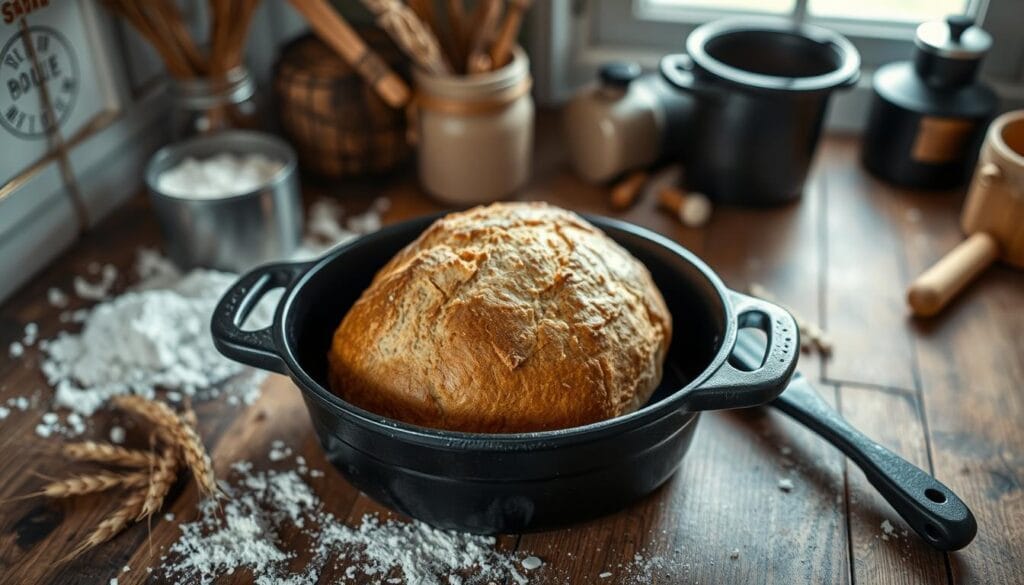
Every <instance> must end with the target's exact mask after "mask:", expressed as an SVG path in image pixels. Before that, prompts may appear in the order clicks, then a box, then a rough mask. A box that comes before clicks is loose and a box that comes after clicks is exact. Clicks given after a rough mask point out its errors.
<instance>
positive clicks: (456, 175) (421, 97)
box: [415, 47, 534, 205]
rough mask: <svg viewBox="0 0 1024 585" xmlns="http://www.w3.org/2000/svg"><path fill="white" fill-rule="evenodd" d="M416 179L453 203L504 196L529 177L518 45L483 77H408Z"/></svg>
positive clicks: (527, 81)
mask: <svg viewBox="0 0 1024 585" xmlns="http://www.w3.org/2000/svg"><path fill="white" fill-rule="evenodd" d="M415 81H416V88H417V92H418V95H417V104H418V105H419V122H418V128H419V133H418V134H419V144H418V150H419V177H420V183H421V184H422V185H423V188H424V189H426V190H427V192H429V193H430V194H431V195H433V196H434V197H436V198H437V199H439V200H441V201H443V202H445V203H451V204H455V205H465V204H472V203H485V202H490V201H495V200H498V199H503V198H505V197H508V196H509V195H511V194H512V193H514V192H515V191H516V190H517V189H519V188H520V187H522V186H523V185H524V184H525V183H526V181H527V180H528V179H529V178H530V166H531V157H532V152H533V118H534V105H533V98H532V97H531V96H530V86H531V83H532V79H531V77H530V63H529V60H528V59H527V57H526V53H525V52H524V51H523V50H522V49H521V48H519V47H517V48H516V49H515V51H514V52H513V58H512V61H511V62H509V64H508V65H506V66H504V67H502V68H501V69H498V70H496V71H491V72H488V73H483V74H476V75H467V76H454V75H433V74H430V73H427V72H425V71H422V70H420V71H416V72H415Z"/></svg>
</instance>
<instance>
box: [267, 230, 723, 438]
mask: <svg viewBox="0 0 1024 585" xmlns="http://www.w3.org/2000/svg"><path fill="white" fill-rule="evenodd" d="M446 214H447V212H442V213H438V214H432V215H426V216H421V217H418V218H414V219H410V220H406V221H402V222H399V223H396V224H393V225H390V226H387V227H384V228H382V229H380V230H378V231H376V232H374V233H372V234H368V235H365V236H362V237H360V238H357V239H354V240H352V241H351V242H348V243H345V244H343V245H341V246H339V247H338V248H336V249H334V250H332V251H331V252H329V253H328V254H327V255H325V256H324V257H322V258H320V259H318V260H314V261H312V262H310V263H309V265H308V267H307V269H306V270H305V272H304V273H303V274H302V276H300V277H299V278H298V279H297V280H296V281H295V283H294V284H292V285H291V286H290V287H289V288H288V291H287V292H286V293H285V295H284V298H283V299H282V300H281V302H280V304H279V305H278V308H277V312H276V314H275V316H274V324H273V326H272V327H273V330H272V335H273V338H274V343H275V345H276V346H277V350H278V355H279V357H280V358H281V359H282V360H283V361H284V363H285V366H286V367H287V368H288V371H289V373H290V374H291V377H292V378H293V379H294V380H295V381H296V382H297V384H296V385H297V386H298V387H299V389H300V391H302V393H303V394H304V395H306V396H307V397H309V398H312V399H314V400H316V401H317V402H318V403H319V404H320V405H321V406H323V407H324V408H326V409H327V410H329V411H330V412H331V413H332V414H334V415H336V416H340V417H342V418H344V419H345V420H347V421H348V422H350V423H354V424H357V425H359V426H361V427H363V428H364V429H367V430H370V431H373V432H377V433H382V434H385V435H387V436H389V437H390V438H393V439H397V440H402V441H405V442H410V443H414V444H418V445H422V446H427V447H435V448H444V449H449V450H473V451H480V450H493V451H503V452H507V451H509V450H510V449H511V450H534V449H544V448H552V447H559V446H567V445H571V444H578V443H586V442H591V441H594V440H598V439H602V438H607V437H610V436H613V435H617V434H619V433H621V432H623V431H625V430H630V429H634V428H636V427H640V426H646V425H647V424H651V423H653V422H655V421H657V420H659V419H661V418H663V417H665V416H667V415H669V414H671V413H672V412H674V411H676V410H678V409H679V408H681V407H682V406H681V405H680V404H679V403H680V402H682V400H683V399H684V398H685V395H686V394H687V393H688V391H689V390H692V389H693V388H696V387H698V386H700V384H702V383H703V382H705V381H706V380H707V379H708V378H710V377H711V376H712V375H713V374H714V373H715V372H717V371H718V370H719V369H720V368H721V367H722V365H723V364H724V363H725V361H726V360H727V359H728V357H729V353H730V348H732V346H733V343H734V342H735V340H736V335H737V331H738V328H737V324H736V319H735V314H734V310H733V307H732V303H731V302H730V301H729V294H730V291H729V289H728V288H727V287H726V286H725V284H724V283H723V282H722V280H721V278H719V277H718V275H717V274H715V272H714V271H713V270H712V269H711V268H710V267H709V266H708V265H707V264H705V263H704V261H702V260H701V259H700V258H698V257H697V256H696V255H695V254H694V253H693V252H690V251H689V250H687V249H686V248H684V247H683V246H681V245H679V244H677V243H676V242H674V241H672V240H670V239H668V238H666V237H665V236H662V235H661V234H658V233H657V232H654V231H652V230H650V229H647V228H644V227H641V226H638V225H636V224H633V223H629V222H627V221H623V220H619V219H613V218H608V217H604V216H599V215H589V214H580V215H581V217H583V218H584V219H586V220H587V221H589V222H590V223H592V224H594V225H595V226H596V227H598V228H599V229H601V230H603V231H605V232H606V233H608V231H609V229H610V230H611V231H613V232H615V231H617V232H622V233H626V234H629V235H633V236H637V237H641V238H644V239H647V240H649V241H652V242H654V243H655V244H657V245H659V246H661V247H662V248H665V249H667V250H668V251H670V252H672V253H674V254H676V255H677V256H680V257H681V258H683V259H684V260H685V261H686V262H688V263H689V264H691V265H693V267H694V268H696V269H697V270H698V272H700V274H701V275H702V276H703V277H704V278H705V279H706V280H707V281H708V282H709V283H710V284H711V286H712V288H714V289H715V292H716V293H717V294H718V297H719V300H720V301H721V305H722V308H723V311H724V312H725V315H724V323H725V330H724V332H723V335H722V338H721V340H720V346H719V349H718V352H717V353H716V354H715V356H714V358H712V360H711V362H710V363H709V364H708V365H707V366H706V367H705V369H704V370H703V371H702V372H701V373H700V374H699V375H697V376H695V377H694V379H692V380H691V381H690V382H689V383H688V384H686V385H685V386H683V387H682V388H680V389H678V390H676V391H675V392H673V393H672V394H671V395H669V396H666V397H665V398H663V399H662V400H660V401H658V402H656V403H654V404H650V405H647V406H644V407H643V408H641V409H639V410H637V411H635V412H631V413H629V414H625V415H622V416H618V417H615V418H611V419H607V420H603V421H597V422H594V423H590V424H587V425H583V426H578V427H569V428H565V429H555V430H549V431H533V432H525V433H503V434H498V433H468V432H462V431H451V430H444V429H434V428H430V427H423V426H418V425H413V424H409V423H405V422H402V421H399V420H396V419H392V418H388V417H385V416H382V415H379V414H375V413H372V412H370V411H368V410H365V409H362V408H360V407H358V406H356V405H354V404H351V403H349V402H347V401H345V400H344V399H342V398H341V397H340V396H338V395H336V394H334V393H333V392H331V391H330V390H328V389H326V388H324V387H323V386H321V385H320V384H319V383H318V382H317V381H316V380H314V379H313V377H312V376H310V375H309V374H308V373H307V372H306V370H305V369H304V368H303V367H302V365H301V364H300V363H299V360H298V358H297V357H296V355H295V352H294V350H293V348H292V347H291V345H290V344H289V343H288V339H287V336H286V334H285V331H286V328H285V326H286V321H287V318H288V316H289V315H290V314H291V309H292V306H293V304H294V303H295V302H296V299H297V298H298V297H299V296H300V294H301V292H302V289H303V288H304V286H305V285H306V283H308V282H309V281H310V280H311V279H312V278H313V277H314V276H315V275H316V274H317V272H319V271H320V270H321V269H322V268H323V267H325V266H327V265H328V264H331V263H333V262H336V261H338V259H339V258H341V257H343V256H345V255H346V254H351V253H353V252H355V251H357V250H358V249H359V248H360V247H362V246H368V245H372V244H373V243H374V242H375V241H377V240H378V239H381V238H387V237H390V236H392V235H393V234H394V233H395V232H402V231H406V230H409V229H410V228H411V227H412V226H413V225H416V224H422V225H423V229H426V227H427V226H429V225H430V224H431V223H433V221H434V220H435V219H437V218H438V217H441V216H443V215H446ZM419 233H420V232H417V234H416V235H419ZM608 235H609V236H610V237H612V239H613V240H614V239H616V238H615V236H614V235H613V234H612V233H608ZM410 241H412V240H410ZM690 414H691V417H690V418H693V417H696V416H697V414H698V413H696V412H693V413H690ZM687 422H688V423H689V422H690V419H689V418H688V419H687Z"/></svg>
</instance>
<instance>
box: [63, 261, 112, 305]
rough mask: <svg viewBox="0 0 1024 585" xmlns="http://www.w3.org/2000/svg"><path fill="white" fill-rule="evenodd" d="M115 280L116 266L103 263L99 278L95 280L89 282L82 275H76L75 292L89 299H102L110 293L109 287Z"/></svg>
mask: <svg viewBox="0 0 1024 585" xmlns="http://www.w3.org/2000/svg"><path fill="white" fill-rule="evenodd" d="M116 281H117V267H115V266H114V265H113V264H105V265H104V266H103V268H102V269H100V278H99V280H97V281H95V282H89V281H88V280H86V279H85V277H82V276H76V277H75V280H74V286H75V294H76V295H78V296H79V297H81V298H83V299H88V300H90V301H102V300H103V299H105V298H107V296H108V295H109V294H110V290H111V288H113V286H114V283H115V282H116Z"/></svg>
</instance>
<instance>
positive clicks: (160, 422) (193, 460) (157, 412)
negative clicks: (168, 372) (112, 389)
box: [113, 395, 218, 495]
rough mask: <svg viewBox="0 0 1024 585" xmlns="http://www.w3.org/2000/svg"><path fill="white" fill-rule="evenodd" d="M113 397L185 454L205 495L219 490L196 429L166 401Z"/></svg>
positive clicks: (118, 403) (211, 465) (131, 396)
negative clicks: (148, 422) (160, 431)
mask: <svg viewBox="0 0 1024 585" xmlns="http://www.w3.org/2000/svg"><path fill="white" fill-rule="evenodd" d="M113 401H114V404H115V405H117V406H118V407H119V408H122V409H124V410H127V411H130V412H134V413H135V414H137V415H139V416H141V417H142V418H145V419H146V420H148V421H150V422H151V423H153V424H155V425H157V426H158V427H159V428H160V429H161V430H163V431H164V433H166V435H164V436H166V437H167V442H168V443H169V444H171V445H175V446H177V448H178V449H180V451H181V455H182V458H183V459H184V460H185V463H186V464H187V465H188V466H189V468H191V470H192V474H193V475H194V476H195V478H196V483H197V484H198V485H199V491H200V492H202V493H203V494H206V495H212V494H215V493H217V491H218V490H217V481H216V477H215V476H214V473H213V464H212V463H211V462H210V456H209V455H207V454H206V448H205V447H204V446H203V441H202V439H200V438H199V435H198V434H197V433H196V431H195V429H193V428H192V427H191V426H189V425H188V423H186V422H185V421H184V420H182V418H181V417H180V416H178V415H177V414H176V413H175V412H174V411H173V410H171V408H170V407H169V406H167V405H166V404H164V403H163V402H154V401H152V400H147V399H145V398H143V397H141V396H134V395H129V396H116V397H114V399H113Z"/></svg>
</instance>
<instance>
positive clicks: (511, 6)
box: [491, 0, 531, 69]
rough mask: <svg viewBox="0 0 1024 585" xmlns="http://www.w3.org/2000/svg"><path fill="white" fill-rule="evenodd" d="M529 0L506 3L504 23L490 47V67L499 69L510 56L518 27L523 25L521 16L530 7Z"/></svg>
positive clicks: (514, 0)
mask: <svg viewBox="0 0 1024 585" xmlns="http://www.w3.org/2000/svg"><path fill="white" fill-rule="evenodd" d="M530 1H531V0H512V1H511V2H509V3H508V12H507V13H506V14H505V22H503V23H502V25H501V30H499V31H498V39H497V40H496V41H494V46H492V47H491V67H493V68H494V69H499V68H501V67H504V66H505V65H506V64H507V63H508V61H509V59H510V58H511V56H512V45H514V44H515V42H516V36H518V35H519V27H520V26H522V24H523V14H524V13H525V12H526V9H527V8H529V7H530Z"/></svg>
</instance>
